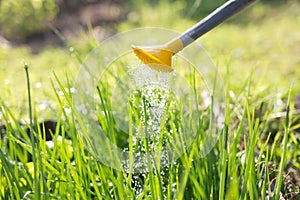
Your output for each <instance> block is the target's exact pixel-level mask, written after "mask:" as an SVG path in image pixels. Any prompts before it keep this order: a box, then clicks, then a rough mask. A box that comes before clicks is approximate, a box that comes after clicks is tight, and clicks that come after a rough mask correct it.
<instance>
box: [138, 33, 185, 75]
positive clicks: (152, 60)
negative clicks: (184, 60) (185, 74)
mask: <svg viewBox="0 0 300 200" xmlns="http://www.w3.org/2000/svg"><path fill="white" fill-rule="evenodd" d="M132 49H133V52H134V53H135V55H136V56H137V57H138V58H139V59H140V60H141V61H142V62H143V63H144V64H146V65H148V66H149V67H151V68H152V69H155V70H157V71H163V72H171V71H173V69H172V56H173V55H174V54H176V53H177V52H178V51H180V50H182V49H183V43H182V41H181V40H180V39H179V38H176V39H174V40H172V41H171V42H168V43H167V44H165V45H162V46H156V47H146V48H139V47H136V46H132Z"/></svg>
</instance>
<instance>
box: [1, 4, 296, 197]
mask: <svg viewBox="0 0 300 200" xmlns="http://www.w3.org/2000/svg"><path fill="white" fill-rule="evenodd" d="M170 6H171V8H172V9H173V10H172V9H170V10H165V7H166V6H165V5H163V3H162V4H161V5H160V4H159V5H158V7H156V8H155V9H153V8H152V7H150V6H145V7H144V8H141V9H142V10H141V11H140V12H136V13H134V14H135V15H138V16H141V18H139V19H140V20H139V23H140V24H138V26H147V25H151V26H153V25H156V26H163V27H166V28H174V29H176V30H178V31H183V30H184V29H186V28H188V27H189V26H190V25H192V24H193V23H194V21H192V20H190V19H187V18H184V17H182V16H180V15H178V16H177V15H176V13H175V12H177V11H178V12H180V11H181V10H182V9H183V8H184V4H183V3H178V2H177V3H176V4H174V5H170ZM299 7H300V5H299V3H296V1H291V2H289V3H288V4H286V5H281V6H274V7H272V6H267V5H264V4H256V5H255V6H253V7H252V9H250V10H248V11H247V12H246V13H244V14H240V15H239V16H238V17H235V18H233V19H232V20H231V21H230V22H228V23H226V24H224V25H221V27H219V28H217V29H216V30H213V31H212V32H211V33H208V34H207V35H205V36H204V37H203V38H202V39H200V41H201V42H202V43H203V46H204V47H205V48H206V50H207V51H208V52H209V53H210V55H211V57H212V59H213V60H214V61H215V62H216V64H217V67H218V70H220V73H221V76H222V78H223V82H224V86H225V94H226V99H225V101H224V104H225V105H224V108H225V109H226V112H225V113H226V114H225V122H224V126H223V128H222V129H221V130H220V132H219V134H220V137H219V140H218V141H217V143H216V144H215V145H214V146H213V149H212V150H211V151H210V152H209V153H208V154H207V155H206V156H204V157H201V156H199V155H201V148H200V146H201V144H202V143H203V137H204V135H205V131H208V130H210V128H211V127H210V122H211V121H212V117H211V115H210V111H211V109H210V108H207V110H205V111H204V110H197V109H196V110H193V108H192V107H191V106H190V107H189V109H191V110H190V111H192V112H199V115H197V119H195V118H192V121H193V122H194V121H197V122H198V121H199V124H196V125H195V124H191V126H192V127H193V128H195V127H196V129H197V133H198V134H197V135H196V137H195V138H194V140H193V142H192V144H191V145H190V146H189V148H187V150H186V151H185V152H184V153H183V154H182V155H181V156H180V157H179V158H178V159H176V160H175V161H174V164H172V165H171V166H170V167H169V168H168V169H167V170H165V169H164V168H162V169H161V168H160V167H157V168H156V170H150V172H149V173H148V174H146V176H145V178H144V180H143V181H142V183H143V185H142V192H141V193H140V194H139V195H137V194H136V193H135V187H134V185H133V179H134V178H135V175H134V174H133V173H132V172H129V173H127V172H126V171H125V170H124V169H123V170H116V169H113V168H110V167H108V166H105V165H103V164H102V163H101V162H99V161H98V160H97V159H96V158H95V155H94V154H93V153H91V152H89V151H87V148H86V147H87V146H86V144H85V143H84V142H83V141H82V140H81V139H80V137H79V134H80V132H84V130H85V124H84V119H81V116H80V115H79V114H78V113H77V111H76V110H75V109H74V106H73V104H72V93H71V92H70V91H71V90H70V88H71V87H72V86H73V82H74V77H75V75H76V74H74V71H76V69H77V65H78V66H79V63H78V62H79V61H80V60H82V59H83V58H84V57H85V56H86V55H87V53H88V52H89V50H91V49H92V47H94V46H95V45H96V43H95V41H93V40H90V41H88V42H83V43H84V44H82V43H78V42H72V41H71V45H72V46H73V47H74V48H75V49H77V52H78V54H75V53H74V51H73V52H71V53H70V52H69V51H68V50H61V49H59V48H49V49H47V50H44V51H43V52H41V53H40V54H39V55H31V54H30V52H29V50H28V49H27V48H9V47H0V63H1V65H0V68H1V70H2V71H3V73H1V75H0V78H1V81H3V84H1V85H2V86H1V98H0V100H1V102H0V109H1V110H0V120H1V122H2V123H4V124H5V125H6V129H7V130H6V136H5V138H2V139H1V140H0V147H1V150H0V199H93V198H94V199H158V198H163V196H164V195H165V197H166V199H259V198H260V197H261V198H262V199H265V198H266V196H268V195H270V194H272V195H271V199H276V200H277V199H279V197H280V195H283V196H284V197H285V198H287V199H289V198H292V197H295V196H296V194H297V193H298V198H299V192H300V191H299V190H300V189H299V187H300V186H299V185H298V186H294V187H292V190H291V191H289V188H288V187H289V184H287V181H288V180H289V179H291V176H297V175H298V174H299V172H300V165H299V162H300V160H299V157H300V149H299V146H300V141H299V129H300V117H299V110H296V109H295V108H294V104H295V102H294V97H295V96H297V95H300V84H299V83H300V82H299V81H300V79H299V77H300V76H299V73H300V71H299V67H300V65H299V64H300V57H299V53H300V52H299V45H300V43H299V42H300V39H299V37H298V36H299V35H300V29H299V28H298V24H299V22H300V18H299V16H298V13H297V12H296V10H297V8H299ZM160 10H161V11H165V12H158V11H160ZM147 13H151V15H150V16H151V18H150V19H148V18H147V17H146V16H149V14H147ZM155 13H159V14H155ZM133 17H134V16H133ZM243 17H245V18H246V19H247V20H246V19H243V20H240V18H243ZM132 20H134V18H132ZM275 22H276V23H275ZM136 23H137V22H136V21H128V22H126V23H123V24H121V25H120V26H119V28H120V30H128V29H130V28H132V27H135V26H137V24H136ZM274 24H276V26H274ZM297 44H299V45H297ZM24 60H26V61H27V62H28V66H29V68H28V70H29V76H30V80H29V79H28V78H27V79H26V73H25V71H24V69H23V63H24ZM179 64H180V62H179ZM122 65H124V66H126V63H121V64H120V66H121V67H122ZM53 71H54V73H53ZM67 73H68V75H67V76H66V74H67ZM48 76H50V78H49V79H48V78H47V80H45V77H48ZM194 77H195V76H194ZM194 77H193V73H190V76H189V77H188V78H189V80H190V81H191V83H193V78H194ZM5 80H9V81H5ZM26 80H28V81H29V84H30V86H31V89H30V90H29V88H27V87H26ZM291 82H292V83H291ZM37 83H42V85H43V86H42V88H40V87H37V86H38V85H37ZM194 83H195V84H197V83H196V82H194ZM195 87H196V86H195ZM68 88H69V89H68ZM96 89H98V92H96V94H97V95H96V98H97V99H98V100H99V101H98V102H99V106H98V107H97V109H99V110H104V111H105V112H104V113H103V114H101V112H99V113H100V114H99V115H98V116H97V117H98V118H97V119H98V122H99V124H101V126H102V127H104V128H103V129H104V132H105V133H106V134H108V135H109V136H110V137H111V138H110V140H111V141H114V142H115V143H116V144H118V145H121V146H122V145H125V146H126V145H128V146H129V151H130V152H131V153H132V152H133V151H135V150H138V149H136V147H135V146H134V145H133V141H132V140H133V138H132V135H129V136H127V137H125V139H127V140H126V142H125V143H124V134H122V133H121V132H120V130H119V127H116V124H115V121H114V116H113V114H112V112H111V111H112V110H111V105H110V103H111V102H109V95H111V94H109V92H107V91H106V85H105V84H103V85H101V84H99V85H98V88H95V91H97V90H96ZM192 90H193V88H192ZM193 91H197V90H193ZM29 92H31V93H29ZM27 93H28V95H27ZM197 95H200V94H196V96H197ZM30 97H31V98H30ZM44 101H47V102H48V104H47V105H48V106H47V108H46V109H41V108H42V107H40V105H41V103H43V102H44ZM143 101H144V100H143V99H139V102H143ZM196 101H197V100H196ZM144 105H146V104H145V102H144ZM169 106H170V107H168V109H169V111H170V112H168V115H169V116H168V117H169V121H168V127H167V128H165V129H163V130H162V131H161V135H160V136H162V133H164V132H163V131H167V132H168V131H169V130H173V133H174V132H176V131H177V130H178V127H180V126H181V120H182V119H181V118H180V117H182V116H181V115H182V111H183V105H181V104H179V105H178V106H177V107H175V108H172V105H169ZM130 109H131V110H130V111H134V108H130ZM141 109H145V110H147V109H146V108H141ZM172 109H173V110H172ZM174 109H175V111H174ZM176 109H177V110H176ZM140 112H141V110H135V112H134V113H135V114H132V112H129V113H131V114H129V119H130V122H132V123H133V122H134V123H136V124H137V125H140V126H142V125H143V123H142V122H141V121H139V114H138V113H140ZM29 115H32V116H29ZM144 117H145V118H146V116H144ZM28 118H29V119H30V120H26V119H28ZM32 118H33V119H32ZM49 118H55V119H56V120H57V127H56V130H55V131H54V132H52V133H51V135H52V138H53V143H54V146H53V148H50V147H49V146H48V145H47V143H46V141H45V139H44V137H43V135H44V134H45V132H46V130H45V129H44V128H43V127H38V128H36V127H34V126H33V125H32V124H31V123H32V122H34V121H42V120H44V119H49ZM24 119H25V120H24ZM200 119H201V120H200ZM22 120H24V121H25V124H23V125H22V124H20V121H22ZM145 121H147V120H145ZM182 123H183V122H182ZM201 123H202V124H201ZM78 124H79V127H78ZM26 128H29V129H30V130H31V131H30V135H28V134H27V132H26V130H25V129H26ZM129 130H130V132H131V133H132V132H133V131H134V130H133V129H132V127H131V128H129ZM178 132H180V131H178ZM180 137H182V136H180ZM180 137H179V138H176V137H175V138H176V139H178V140H179V141H180ZM160 138H163V137H160ZM122 142H123V143H122ZM162 142H163V140H162V139H161V140H160V141H159V145H162ZM141 144H143V145H145V148H146V149H145V153H146V155H147V156H148V157H147V158H149V156H150V154H151V148H150V149H149V146H147V145H148V141H146V140H145V139H144V140H143V141H141ZM170 147H172V143H171V144H170ZM173 148H174V149H175V150H176V147H173ZM107 153H113V152H107ZM31 155H32V159H30V160H32V161H30V162H29V157H31ZM157 162H158V163H159V162H160V160H158V161H157ZM131 164H132V160H131ZM158 166H159V165H158ZM147 167H148V168H150V169H153V166H151V165H150V164H149V166H147ZM295 171H296V173H295ZM162 172H164V175H162V174H161V173H162ZM289 173H292V174H291V175H290V176H289ZM298 178H299V177H298ZM162 186H163V187H164V188H166V191H163V187H162ZM295 198H296V197H295Z"/></svg>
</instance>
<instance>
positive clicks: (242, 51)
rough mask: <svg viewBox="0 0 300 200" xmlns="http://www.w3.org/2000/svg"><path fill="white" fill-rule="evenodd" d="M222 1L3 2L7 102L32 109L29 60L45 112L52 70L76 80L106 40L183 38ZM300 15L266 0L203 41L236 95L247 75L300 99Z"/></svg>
mask: <svg viewBox="0 0 300 200" xmlns="http://www.w3.org/2000/svg"><path fill="white" fill-rule="evenodd" d="M224 2H225V0H214V1H211V0H184V1H183V0H148V1H142V0H1V1H0V91H1V98H2V99H3V100H4V101H5V102H6V103H7V104H8V105H9V106H16V107H17V108H26V106H25V105H26V98H24V97H26V88H25V83H26V82H25V73H24V70H23V67H24V62H27V63H28V65H29V70H30V75H31V79H32V80H31V81H32V85H33V90H34V91H33V94H34V95H35V101H36V103H37V104H38V105H42V106H41V107H40V108H41V109H45V108H46V107H45V105H46V106H47V105H48V104H50V103H49V99H51V98H50V97H51V96H52V92H51V89H49V86H51V85H50V79H51V77H53V72H55V73H56V74H58V76H59V77H61V79H66V76H68V77H76V73H77V71H78V69H79V67H80V63H81V62H82V61H83V60H84V59H85V57H86V56H87V55H88V54H89V52H90V51H91V50H92V49H94V48H95V47H97V45H98V44H99V43H100V42H101V41H103V40H105V39H106V38H108V37H110V36H112V35H114V34H117V33H119V32H123V31H127V30H130V29H133V28H141V27H149V26H150V27H163V28H167V29H172V30H175V31H178V32H183V31H184V30H186V29H187V28H189V27H191V26H192V25H193V24H195V23H196V22H197V21H199V20H200V19H202V18H203V17H204V16H206V15H207V14H209V13H210V12H211V11H213V10H214V9H216V8H217V7H218V6H219V5H221V4H223V3H224ZM299 13H300V1H299V0H260V1H257V2H256V3H255V4H254V5H251V6H250V7H249V8H247V9H246V10H244V11H242V12H241V13H239V14H237V15H235V16H234V17H232V18H231V19H230V20H228V21H226V22H225V23H224V24H222V25H220V26H219V27H217V28H216V29H214V30H212V31H211V32H209V33H207V34H206V35H204V36H203V37H202V38H200V39H199V41H200V42H201V44H202V46H203V47H204V48H205V49H206V51H207V53H208V54H209V55H210V56H211V58H212V60H213V61H214V62H215V63H216V65H217V67H218V68H219V70H220V73H221V76H223V77H225V76H227V75H228V74H230V75H231V78H230V87H232V90H236V89H239V87H240V83H241V82H244V80H245V77H247V76H248V74H249V73H253V74H254V75H255V76H253V77H254V79H255V81H254V82H255V83H256V84H255V86H254V87H255V89H259V90H271V91H272V92H274V93H279V94H281V93H283V92H285V91H286V88H287V87H288V85H289V84H290V82H291V80H294V82H295V84H294V91H295V92H294V93H295V96H297V95H298V94H300V86H299V85H300V84H299V79H300V76H299V74H300V26H299V24H300V14H299ZM154 37H155V36H154ZM256 75H257V76H256ZM49 77H50V78H49ZM70 79H71V81H72V78H70ZM24 104H25V105H24ZM21 110H23V109H21ZM18 111H20V109H19V110H18Z"/></svg>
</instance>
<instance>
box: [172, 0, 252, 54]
mask: <svg viewBox="0 0 300 200" xmlns="http://www.w3.org/2000/svg"><path fill="white" fill-rule="evenodd" d="M254 1H255V0H229V1H227V2H226V3H224V4H223V5H222V6H220V7H219V8H217V9H216V10H215V11H214V12H212V13H211V14H210V15H208V16H207V17H205V18H204V19H202V20H201V21H200V22H198V23H197V24H195V25H194V26H193V27H192V28H190V29H188V30H187V31H185V32H184V33H183V34H181V35H180V36H179V37H178V38H176V39H175V40H172V41H171V42H169V44H167V46H169V49H171V50H172V51H173V53H177V52H178V51H180V50H181V49H183V48H184V47H186V46H187V45H189V44H190V43H192V42H193V41H195V40H196V39H197V38H199V37H200V36H202V35H203V34H205V33H207V32H208V31H210V30H211V29H213V28H214V27H216V26H217V25H219V24H220V23H222V22H223V21H225V20H226V19H228V18H229V17H231V16H232V15H234V14H235V13H237V12H239V11H240V10H242V9H243V8H245V7H246V6H248V5H249V4H251V3H252V2H254ZM179 41H180V42H179Z"/></svg>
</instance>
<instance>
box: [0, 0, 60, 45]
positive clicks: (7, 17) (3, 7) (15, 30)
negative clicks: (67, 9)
mask: <svg viewBox="0 0 300 200" xmlns="http://www.w3.org/2000/svg"><path fill="white" fill-rule="evenodd" d="M57 12H58V7H57V5H56V3H55V0H16V1H15V0H2V1H1V2H0V25H1V29H2V32H3V34H4V35H5V36H6V37H7V38H9V39H22V38H24V37H26V36H28V35H30V34H33V33H38V32H41V31H44V30H45V29H46V28H48V23H49V22H50V21H51V20H53V19H54V18H55V16H56V14H57Z"/></svg>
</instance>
